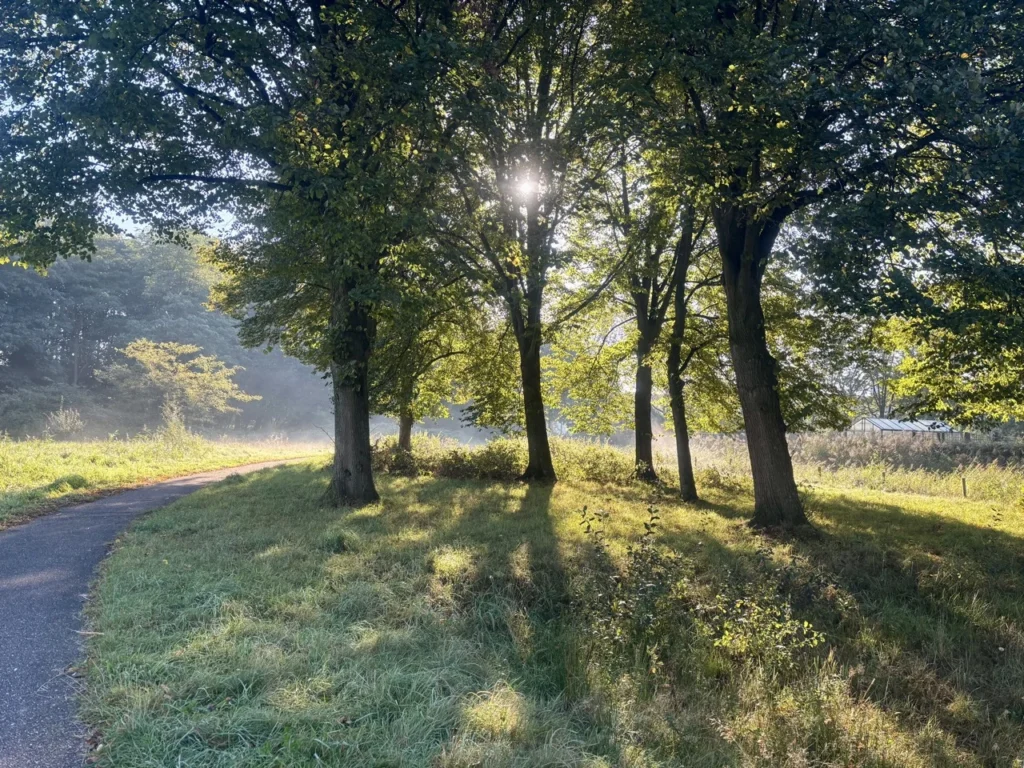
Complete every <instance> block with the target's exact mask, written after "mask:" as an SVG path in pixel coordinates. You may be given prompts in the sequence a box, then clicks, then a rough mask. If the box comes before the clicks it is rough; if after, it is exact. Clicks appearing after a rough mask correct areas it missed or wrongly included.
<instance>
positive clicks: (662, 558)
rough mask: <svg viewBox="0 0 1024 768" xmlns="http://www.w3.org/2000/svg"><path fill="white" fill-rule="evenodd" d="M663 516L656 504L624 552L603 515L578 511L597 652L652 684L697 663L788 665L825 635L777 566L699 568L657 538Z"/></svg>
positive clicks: (583, 594)
mask: <svg viewBox="0 0 1024 768" xmlns="http://www.w3.org/2000/svg"><path fill="white" fill-rule="evenodd" d="M659 520H660V518H659V516H658V513H657V510H655V509H654V508H653V507H651V508H650V509H649V510H648V519H647V521H646V522H645V523H644V532H643V533H642V534H641V536H640V537H639V539H637V541H636V542H635V543H633V544H631V545H630V546H629V547H628V548H627V549H626V554H625V557H624V558H622V560H621V561H617V560H616V559H615V557H614V556H613V554H612V553H611V551H610V549H609V548H608V545H607V543H606V541H605V536H604V524H605V516H604V515H603V514H601V513H596V514H595V513H590V512H588V511H587V509H586V508H584V509H583V512H582V513H581V520H580V525H581V526H582V528H583V531H584V535H585V536H586V538H587V539H588V541H589V544H590V547H591V550H592V556H591V558H590V560H589V564H588V566H587V568H586V569H585V571H584V573H585V575H584V578H583V580H582V586H581V588H580V590H579V593H578V595H577V605H578V606H579V608H580V615H581V616H582V617H583V620H584V621H583V626H584V629H583V633H584V635H585V637H586V638H587V639H588V640H589V642H590V656H591V658H595V659H598V660H603V662H604V663H605V665H606V666H607V667H609V668H611V669H618V670H619V671H622V672H625V673H627V674H630V675H633V676H635V678H636V679H637V680H638V681H639V682H641V683H642V690H643V691H646V692H652V691H654V690H656V689H657V687H658V686H659V685H661V684H663V683H666V682H672V681H673V680H674V679H676V678H678V677H679V675H680V674H684V673H685V671H686V670H690V669H693V668H695V667H699V668H703V669H706V670H714V669H719V670H721V669H722V668H723V665H730V664H733V665H738V666H741V667H750V668H757V669H759V670H761V671H765V670H767V671H769V672H771V673H773V674H774V673H784V672H786V671H788V670H790V669H793V668H794V667H795V666H796V664H797V662H798V661H799V660H800V658H801V655H802V654H803V653H804V652H806V651H808V650H810V649H813V648H815V647H817V646H818V645H819V644H821V643H822V642H823V640H824V636H823V635H822V634H821V633H820V632H818V631H817V630H816V629H814V627H813V626H812V625H811V624H810V623H809V622H807V621H802V620H799V619H797V618H795V617H794V616H793V609H792V604H791V602H790V598H789V595H788V593H787V590H786V589H785V588H784V585H783V584H782V582H781V580H780V578H779V574H778V573H776V572H775V571H773V570H772V569H770V568H763V569H760V570H759V572H758V573H757V574H755V575H754V578H740V577H739V576H736V575H733V574H731V573H728V572H725V573H714V574H699V573H698V572H697V568H696V565H695V563H694V562H693V561H692V560H690V559H688V558H683V557H680V556H679V555H677V554H676V553H675V552H673V551H671V550H669V549H668V548H666V547H665V546H663V545H661V544H659V543H658V541H657V534H656V531H657V528H658V524H659Z"/></svg>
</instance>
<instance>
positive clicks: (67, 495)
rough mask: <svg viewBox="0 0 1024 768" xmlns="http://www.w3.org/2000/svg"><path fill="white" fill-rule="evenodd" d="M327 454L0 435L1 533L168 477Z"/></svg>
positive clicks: (279, 447) (187, 442)
mask: <svg viewBox="0 0 1024 768" xmlns="http://www.w3.org/2000/svg"><path fill="white" fill-rule="evenodd" d="M322 450H323V447H322V446H319V447H317V446H310V445H302V444H289V443H282V442H266V443H244V442H226V441H213V440H204V439H202V438H200V437H196V436H194V435H187V434H186V436H185V437H183V438H179V439H175V440H170V439H165V438H164V437H162V436H160V435H155V436H151V437H140V438H135V439H132V440H106V441H92V442H62V441H56V440H9V439H6V438H4V437H3V435H2V434H0V528H3V527H4V526H5V525H10V524H11V523H13V522H17V521H19V520H24V519H26V518H27V517H31V516H32V515H34V514H39V513H40V512H45V511H47V510H49V509H53V508H55V507H57V506H61V505H65V504H70V503H74V502H77V501H85V500H88V499H90V498H93V497H95V496H97V495H101V494H103V493H108V492H111V491H115V490H118V489H120V488H126V487H131V486H134V485H138V484H140V483H146V482H151V481H154V480H159V479H163V478H168V477H176V476H179V475H187V474H192V473H196V472H203V471H205V470H210V469H219V468H221V467H231V466H237V465H240V464H250V463H256V462H261V461H269V460H271V459H287V458H292V457H297V456H309V455H311V454H314V453H317V452H320V451H322Z"/></svg>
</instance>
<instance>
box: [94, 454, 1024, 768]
mask: <svg viewBox="0 0 1024 768" xmlns="http://www.w3.org/2000/svg"><path fill="white" fill-rule="evenodd" d="M418 448H419V449H421V450H422V451H423V453H424V454H426V456H425V458H424V460H423V461H422V462H421V466H420V468H421V469H422V468H424V467H429V468H431V469H432V470H434V471H436V472H440V473H441V474H442V475H447V476H445V477H438V476H436V475H431V476H424V475H420V476H409V477H407V476H401V475H399V474H397V473H396V472H397V471H398V470H405V471H408V470H410V467H409V466H408V462H403V460H402V459H400V458H396V457H395V456H394V455H393V454H392V455H391V456H390V457H388V456H383V457H382V458H381V464H382V467H381V469H382V470H383V469H390V470H391V473H390V474H384V473H383V472H382V473H381V478H380V482H379V485H380V490H381V493H382V498H383V500H382V502H381V503H379V504H377V505H373V506H370V507H366V508H363V509H359V510H337V509H329V508H324V507H322V506H321V505H320V500H321V498H322V494H323V492H324V489H325V487H326V483H327V476H326V474H325V473H324V472H323V470H322V462H318V463H312V464H302V465H296V466H292V467H289V468H284V469H277V470H268V471H264V472H261V473H259V474H256V475H252V476H247V477H244V478H242V477H239V478H236V479H235V480H233V481H231V482H227V483H224V484H222V485H220V486H217V487H213V488H210V489H207V490H205V491H202V492H200V493H198V494H196V495H194V496H192V497H190V498H189V499H187V500H185V501H182V502H179V503H178V504H176V505H174V506H173V507H171V508H168V509H167V510H163V511H160V512H157V513H155V514H153V515H151V516H148V517H147V518H145V519H143V520H142V521H140V522H139V523H138V524H136V525H135V527H134V528H133V530H132V531H131V532H130V533H128V534H127V535H126V536H125V537H124V538H123V540H122V541H121V542H120V546H119V547H118V549H117V551H116V553H115V554H114V555H113V556H112V558H111V559H110V560H109V561H108V562H107V564H106V566H105V569H104V574H103V578H102V579H101V581H100V582H99V586H98V588H97V590H96V593H95V599H94V600H93V602H92V603H91V605H90V609H89V610H90V615H91V618H92V622H93V624H94V626H93V629H95V630H96V631H97V632H99V633H100V634H98V635H96V636H95V637H94V638H92V639H91V641H90V644H89V651H88V662H87V664H86V676H87V682H88V686H87V691H88V692H87V694H86V697H85V699H84V702H83V704H84V715H85V718H86V720H87V722H89V723H90V724H91V725H93V726H94V727H95V728H96V729H97V738H98V740H99V743H101V744H102V749H100V750H99V751H98V752H97V753H96V754H95V757H96V758H97V759H98V764H99V765H107V766H128V765H168V766H170V765H189V766H195V767H198V766H232V767H233V768H241V767H242V766H292V767H295V766H320V765H332V766H346V767H348V766H351V767H352V768H358V767H359V766H367V767H368V766H438V767H440V768H455V767H456V766H467V767H468V766H488V767H490V766H524V768H525V767H527V766H531V767H532V766H670V765H671V766H675V765H678V766H719V765H721V766H726V765H752V766H753V765H756V766H766V767H767V766H773V767H774V766H794V767H796V766H852V765H858V766H860V765H867V766H893V767H895V766H900V767H903V766H922V767H923V766H937V765H938V766H942V765H948V766H953V765H957V766H1004V765H1005V766H1015V765H1020V762H1019V760H1020V759H1021V757H1022V756H1024V698H1022V691H1024V567H1022V566H1024V539H1022V537H1024V520H1022V515H1021V514H1020V513H1019V512H1015V511H1014V509H1013V507H1011V506H1010V505H999V504H993V503H991V502H988V501H985V502H980V501H970V500H968V501H963V500H962V499H958V500H954V499H952V498H942V497H937V498H930V497H926V496H920V495H918V496H912V495H903V494H898V493H885V492H880V491H870V490H861V489H858V490H844V489H837V488H820V487H819V488H816V489H814V490H812V491H809V492H808V494H807V503H808V507H809V508H810V510H811V514H812V517H813V520H814V522H815V524H816V525H817V526H818V529H819V531H820V535H819V536H816V537H811V538H807V539H802V540H778V539H767V538H764V537H761V536H758V535H755V534H753V533H751V532H750V530H749V529H748V528H747V527H746V526H745V525H744V520H745V519H746V517H747V516H748V514H749V509H750V504H751V499H750V497H749V493H748V491H747V490H746V489H745V488H744V487H743V486H742V485H741V484H735V483H734V482H733V481H731V480H730V479H729V478H728V477H726V478H722V477H720V476H719V475H717V474H716V473H713V472H705V473H703V475H702V477H701V480H702V481H703V491H704V493H705V496H706V501H705V502H704V503H702V504H699V505H684V504H681V503H678V502H676V501H673V500H672V499H671V498H670V497H668V496H666V495H664V494H662V493H659V492H650V491H646V490H644V489H642V488H639V487H637V486H635V485H633V486H631V485H629V484H623V483H621V482H595V481H593V480H587V479H585V478H587V477H591V478H601V479H605V480H606V479H607V478H608V474H607V473H608V472H612V471H614V472H620V471H621V470H623V469H625V468H627V467H628V457H623V456H622V455H621V454H617V453H614V452H610V451H608V450H607V449H596V448H579V449H577V448H576V447H573V446H569V445H567V444H565V443H558V444H557V445H556V451H557V455H558V458H559V465H560V468H561V470H562V474H563V476H564V477H565V480H563V481H562V482H560V483H559V484H557V485H556V486H554V487H543V486H530V487H527V486H523V485H520V484H516V483H508V482H504V481H502V480H495V479H473V478H471V477H470V476H471V475H473V474H477V475H486V476H490V477H491V478H494V477H499V478H500V477H504V476H506V475H507V474H508V473H509V472H510V471H513V470H514V469H515V464H516V461H518V459H517V455H518V453H517V451H518V449H517V448H516V446H515V445H514V444H503V445H502V444H499V445H498V446H497V447H492V448H490V449H488V450H487V451H484V452H483V453H477V454H475V455H473V456H469V455H467V454H466V453H465V452H462V451H454V450H447V451H443V450H440V449H439V447H438V446H436V445H433V446H430V445H428V444H427V443H422V442H421V443H420V445H419V446H418ZM651 504H654V505H656V506H657V509H658V510H659V512H660V516H661V519H660V521H657V522H658V526H657V528H656V529H655V534H654V536H653V537H647V538H646V539H641V540H640V542H639V543H637V536H638V534H639V533H641V532H642V531H643V524H644V522H645V521H647V519H648V507H649V505H651ZM584 506H587V507H588V508H589V510H591V512H594V511H597V510H603V511H604V512H606V513H607V516H606V517H604V519H603V522H602V521H600V520H598V521H596V522H592V523H591V525H590V528H591V529H592V530H593V529H601V530H603V531H604V533H603V539H604V540H605V541H606V542H607V544H605V545H602V544H601V540H600V538H598V537H596V536H595V535H594V534H593V533H591V534H589V535H588V534H587V533H586V532H585V531H586V529H587V526H586V525H581V510H582V509H583V507H584ZM630 542H632V549H630V548H629V544H630ZM669 552H671V553H675V556H672V555H670V554H669ZM614 576H617V578H613V577H614ZM804 622H807V624H805V623H804Z"/></svg>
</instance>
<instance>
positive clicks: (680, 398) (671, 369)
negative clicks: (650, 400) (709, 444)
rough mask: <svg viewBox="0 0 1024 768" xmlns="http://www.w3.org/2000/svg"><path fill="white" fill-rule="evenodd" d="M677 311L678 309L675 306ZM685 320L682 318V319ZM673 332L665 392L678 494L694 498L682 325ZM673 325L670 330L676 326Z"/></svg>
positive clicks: (689, 498)
mask: <svg viewBox="0 0 1024 768" xmlns="http://www.w3.org/2000/svg"><path fill="white" fill-rule="evenodd" d="M676 311H677V312H678V309H677V310H676ZM684 322H685V320H684ZM676 329H678V331H679V332H678V333H675V332H673V334H672V341H671V343H670V344H669V350H668V396H669V404H670V406H671V408H672V424H673V425H674V426H675V431H676V466H677V467H678V468H679V496H680V498H682V500H683V501H697V499H698V498H699V497H698V496H697V482H696V480H695V479H694V476H693V458H692V456H691V455H690V428H689V427H688V426H687V424H686V399H685V395H684V392H683V362H682V337H683V335H682V329H681V328H680V323H679V322H678V321H677V322H676ZM676 329H673V330H676Z"/></svg>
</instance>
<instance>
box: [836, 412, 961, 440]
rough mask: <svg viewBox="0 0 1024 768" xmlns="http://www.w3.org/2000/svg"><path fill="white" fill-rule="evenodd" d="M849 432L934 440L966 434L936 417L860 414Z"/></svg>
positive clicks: (957, 438)
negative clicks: (900, 417)
mask: <svg viewBox="0 0 1024 768" xmlns="http://www.w3.org/2000/svg"><path fill="white" fill-rule="evenodd" d="M848 431H849V432H852V433H854V434H859V435H865V436H869V435H874V436H875V437H885V436H886V435H891V434H900V435H910V436H911V437H917V436H918V435H921V436H923V437H933V438H935V439H936V440H966V439H968V438H967V434H966V433H965V432H960V431H957V430H955V429H953V428H952V427H951V426H949V424H947V423H946V422H944V421H938V420H936V419H880V418H877V417H875V416H861V417H860V418H859V419H857V420H856V421H855V422H853V424H851V425H850V429H849V430H848Z"/></svg>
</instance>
